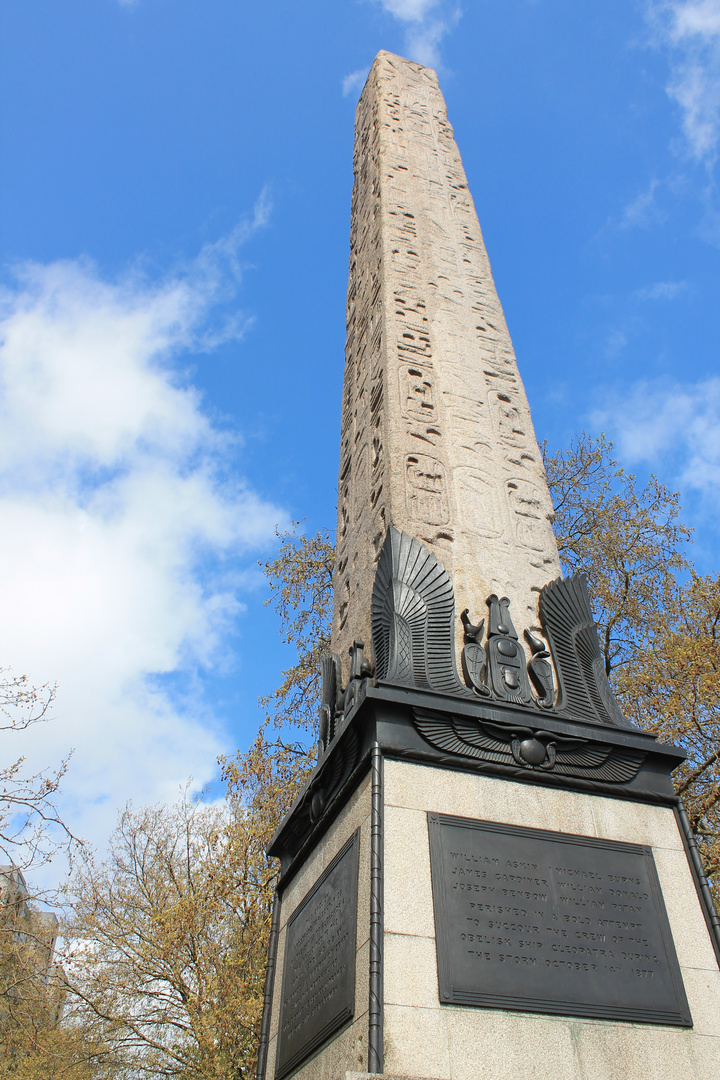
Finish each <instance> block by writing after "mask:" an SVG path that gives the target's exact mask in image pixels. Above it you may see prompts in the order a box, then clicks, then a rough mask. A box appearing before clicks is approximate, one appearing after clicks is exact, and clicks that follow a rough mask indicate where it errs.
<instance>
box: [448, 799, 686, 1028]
mask: <svg viewBox="0 0 720 1080" xmlns="http://www.w3.org/2000/svg"><path fill="white" fill-rule="evenodd" d="M428 824H429V829H430V861H431V868H432V888H433V902H434V908H435V933H436V943H437V961H438V977H439V985H440V1000H441V1002H447V1003H450V1002H455V1003H457V1004H460V1005H480V1006H484V1007H486V1008H495V1009H520V1010H523V1011H525V1012H541V1013H554V1014H559V1015H562V1016H592V1017H601V1018H604V1019H608V1020H631V1021H641V1022H645V1023H651V1024H676V1025H678V1026H680V1027H691V1026H692V1018H691V1016H690V1009H689V1006H688V1002H687V998H686V996H685V990H684V987H683V983H682V978H681V975H680V968H679V966H678V962H677V957H676V955H675V947H674V945H673V940H672V935H671V933H670V926H669V923H668V919H667V914H666V912H665V904H664V903H663V898H662V892H661V890H660V882H659V881H658V876H657V871H656V869H655V861H654V859H653V856H652V850H651V848H649V847H645V846H642V845H640V844H625V843H619V842H618V841H615V840H599V839H595V838H594V837H590V836H574V835H571V834H566V833H555V832H546V831H545V830H542V829H527V828H522V827H520V826H514V825H502V824H498V823H497V822H491V821H473V820H471V819H468V818H458V817H449V816H446V815H444V814H428Z"/></svg>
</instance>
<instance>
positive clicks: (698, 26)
mask: <svg viewBox="0 0 720 1080" xmlns="http://www.w3.org/2000/svg"><path fill="white" fill-rule="evenodd" d="M646 16H647V20H648V23H649V26H650V29H651V32H652V36H653V40H654V42H655V44H656V45H658V46H660V47H661V48H663V49H665V50H666V51H667V52H668V54H669V59H670V73H671V74H670V82H669V84H668V87H667V92H668V94H669V95H670V97H671V98H672V99H673V100H674V101H675V102H677V104H678V106H679V108H680V111H681V116H682V128H683V134H684V136H685V140H686V145H687V148H688V150H689V152H690V154H691V156H692V157H693V158H695V159H696V160H697V161H699V162H703V163H705V164H707V165H713V164H714V163H715V160H716V158H717V150H718V143H719V142H720V0H662V2H651V3H650V4H648V7H647V9H646Z"/></svg>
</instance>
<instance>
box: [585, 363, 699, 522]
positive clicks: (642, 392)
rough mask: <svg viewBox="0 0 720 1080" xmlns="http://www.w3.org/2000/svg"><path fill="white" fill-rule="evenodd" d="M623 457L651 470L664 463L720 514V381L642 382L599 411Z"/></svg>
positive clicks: (595, 421) (665, 468) (601, 424)
mask: <svg viewBox="0 0 720 1080" xmlns="http://www.w3.org/2000/svg"><path fill="white" fill-rule="evenodd" d="M592 421H593V424H594V425H595V426H597V427H598V428H603V429H604V430H605V431H607V432H608V434H611V435H612V437H613V439H614V441H615V443H616V445H617V449H618V452H619V454H620V457H621V458H622V459H623V460H626V461H629V462H642V463H644V464H646V465H648V466H649V467H651V468H654V467H656V466H657V465H658V464H660V463H662V465H663V472H665V471H669V472H670V473H671V474H672V475H673V477H674V480H673V482H676V483H679V484H680V486H681V487H682V488H683V489H684V490H685V491H694V492H697V493H698V494H700V495H701V497H702V498H703V501H704V503H705V505H706V507H707V509H708V510H709V511H710V512H711V513H712V514H713V515H714V514H716V513H717V506H718V498H720V378H711V379H705V380H703V381H701V382H697V383H682V384H680V383H674V382H670V381H665V380H663V381H642V382H637V383H635V384H634V385H633V386H632V387H630V388H629V390H628V392H627V393H625V394H623V396H622V397H618V398H617V399H612V400H611V401H608V402H607V404H606V406H605V407H604V408H603V409H602V410H599V411H598V412H596V413H595V414H594V416H593V418H592Z"/></svg>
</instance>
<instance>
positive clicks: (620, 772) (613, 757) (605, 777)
mask: <svg viewBox="0 0 720 1080" xmlns="http://www.w3.org/2000/svg"><path fill="white" fill-rule="evenodd" d="M646 756H647V755H646V754H645V753H643V751H642V750H628V749H626V748H624V747H620V746H607V747H604V746H599V745H598V744H597V743H593V744H591V745H590V746H588V747H587V748H585V749H583V750H579V751H575V752H573V751H564V750H563V749H562V746H559V747H558V751H557V760H556V762H555V767H554V769H553V772H556V773H560V774H561V775H563V776H575V777H578V778H579V779H588V780H601V781H603V782H604V783H606V784H624V783H627V782H628V780H632V779H633V777H634V776H636V775H637V773H638V770H639V768H640V766H641V765H642V763H643V761H644V760H645V758H646Z"/></svg>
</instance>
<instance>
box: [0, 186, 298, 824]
mask: <svg viewBox="0 0 720 1080" xmlns="http://www.w3.org/2000/svg"><path fill="white" fill-rule="evenodd" d="M268 213H269V205H268V203H267V200H266V199H262V200H260V202H259V203H258V206H257V207H256V212H255V216H254V219H253V220H252V221H251V222H249V223H245V224H242V225H241V226H239V227H238V228H237V229H236V230H234V231H233V233H232V234H230V236H228V237H225V238H223V239H222V240H221V241H219V242H217V243H215V244H212V245H208V246H206V247H205V248H204V249H203V250H202V252H201V253H200V255H199V256H198V258H197V259H196V260H195V261H194V262H193V263H192V264H191V265H189V266H188V267H186V268H185V269H184V271H183V272H182V273H176V274H175V275H173V276H171V277H169V278H168V279H167V280H165V281H163V282H160V283H157V282H155V283H153V282H149V281H147V280H145V279H143V278H142V277H141V276H140V275H139V274H138V273H130V274H128V275H127V276H125V277H124V278H123V279H121V280H118V281H108V280H106V279H104V278H103V277H102V276H101V275H100V273H99V272H98V271H97V270H96V269H95V268H94V267H93V265H92V264H91V263H89V262H82V261H75V262H58V263H54V264H50V265H46V266H41V265H38V264H28V265H26V266H23V267H22V268H21V269H20V270H19V272H18V274H17V278H16V279H15V283H14V285H13V286H12V287H10V288H7V289H5V290H4V291H3V293H2V295H1V296H0V341H1V342H2V344H1V347H0V516H1V520H2V529H0V595H2V597H3V611H4V615H3V618H2V620H0V661H1V662H2V664H3V665H8V664H10V665H12V667H13V669H14V670H15V672H17V673H27V674H29V675H30V676H31V678H32V680H33V681H34V682H36V683H44V682H55V681H57V683H58V687H59V692H58V698H57V704H56V707H55V714H56V716H57V719H56V720H55V721H54V722H53V723H51V724H47V725H43V726H42V727H41V728H38V729H35V731H34V732H32V731H29V732H27V733H26V735H24V736H23V739H24V740H25V742H24V744H23V749H24V750H27V752H28V754H29V758H30V759H31V763H32V764H36V765H37V766H38V767H39V766H40V765H44V764H52V763H53V762H57V761H58V760H59V759H60V758H61V757H62V756H63V755H64V754H65V753H66V751H67V750H68V749H69V748H70V747H75V756H74V759H73V764H72V768H71V773H70V774H69V776H68V777H67V779H66V784H65V789H66V792H67V795H66V801H65V807H66V813H67V814H68V816H69V818H70V821H71V823H72V825H73V826H74V827H75V828H76V830H77V831H78V832H79V833H80V834H82V835H85V836H87V837H88V838H90V839H91V840H93V841H102V838H103V836H104V834H105V832H106V830H107V828H108V827H109V826H110V825H111V824H112V823H113V821H114V816H115V811H116V808H117V806H118V805H121V804H123V803H124V802H125V801H126V799H128V798H130V797H134V798H135V799H137V800H138V801H141V802H145V801H148V802H150V801H155V800H158V799H162V798H165V797H174V796H175V794H176V792H177V789H178V786H179V785H180V784H182V783H183V782H185V781H186V779H187V777H188V776H189V775H191V774H192V775H193V776H194V778H195V780H196V781H197V782H198V783H199V784H202V783H205V782H207V781H208V780H209V779H210V778H211V777H212V775H213V773H214V771H215V757H216V755H217V753H218V752H219V751H221V750H223V749H227V743H226V738H227V736H226V734H225V733H224V732H223V730H222V729H221V727H220V726H219V723H218V721H217V720H216V718H214V717H213V716H211V715H208V713H207V710H206V709H205V708H204V707H203V705H202V704H201V702H200V699H199V697H198V696H197V695H193V694H192V692H190V698H192V697H193V696H195V698H196V700H190V699H188V700H186V701H185V702H184V704H183V705H182V706H180V705H178V704H177V702H176V701H175V698H176V697H177V694H176V693H173V680H175V679H178V678H184V679H186V680H187V682H188V684H189V685H192V683H193V679H194V675H195V673H196V672H197V670H198V668H199V667H201V666H202V665H206V664H211V663H213V662H215V661H216V660H217V659H218V658H222V643H223V640H224V637H223V634H224V631H225V630H226V629H227V627H228V624H229V622H230V621H231V620H233V619H234V618H235V617H236V616H237V614H238V613H239V612H240V611H241V610H242V603H241V596H240V595H239V589H238V583H239V582H240V581H242V575H243V563H242V559H243V557H245V558H246V559H248V561H252V560H251V559H250V556H251V555H252V554H253V553H254V552H255V551H257V550H258V549H260V548H262V547H263V545H266V544H268V543H269V542H270V541H271V539H272V537H273V533H274V526H275V523H276V522H278V521H280V522H284V521H285V516H284V514H283V512H282V511H281V510H279V509H278V508H276V507H274V506H272V505H271V504H269V503H268V502H266V501H264V500H263V499H262V498H261V497H260V496H259V495H258V494H257V493H255V492H254V491H253V490H252V489H251V488H250V487H249V486H248V485H247V484H246V483H244V482H243V481H242V480H236V481H234V482H230V481H228V480H227V479H224V477H226V476H227V475H228V473H229V472H231V471H232V469H233V468H234V466H235V461H234V458H235V455H236V454H237V451H238V446H239V444H238V441H237V439H236V438H233V437H231V436H229V435H227V434H226V433H224V432H222V431H221V430H220V429H219V428H218V426H217V425H216V424H215V423H214V422H213V421H212V420H211V419H210V418H209V416H208V415H207V413H206V412H204V411H203V405H202V400H201V398H200V395H199V394H198V392H197V391H196V390H195V389H193V388H192V386H188V385H187V384H186V383H185V382H184V381H183V380H182V379H181V378H180V377H178V375H177V373H176V369H177V366H178V363H181V362H182V357H183V354H185V355H187V353H188V352H190V351H195V352H197V350H198V349H203V348H208V347H209V346H210V345H212V344H213V343H214V342H217V341H220V340H227V339H228V338H229V337H235V338H237V337H239V336H241V335H242V332H243V330H244V328H245V327H246V325H247V319H246V318H244V317H243V316H241V315H240V316H238V315H235V316H234V317H231V318H230V319H226V320H225V322H222V321H221V320H220V318H219V315H218V313H217V304H218V302H220V301H228V300H229V299H230V298H231V293H232V290H233V289H234V288H235V287H236V285H237V281H238V276H239V247H240V244H241V243H242V242H243V240H244V239H245V238H246V237H247V235H248V234H249V233H250V232H252V231H254V230H255V229H257V228H259V227H260V226H261V225H262V224H263V223H264V222H265V221H266V220H267V216H268ZM176 685H177V684H176ZM13 750H14V747H13V748H10V749H9V753H10V754H12V753H13Z"/></svg>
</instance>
